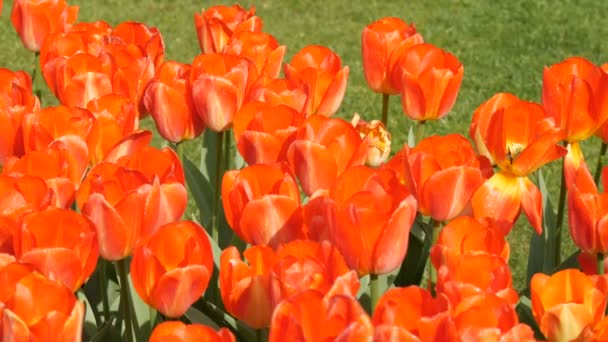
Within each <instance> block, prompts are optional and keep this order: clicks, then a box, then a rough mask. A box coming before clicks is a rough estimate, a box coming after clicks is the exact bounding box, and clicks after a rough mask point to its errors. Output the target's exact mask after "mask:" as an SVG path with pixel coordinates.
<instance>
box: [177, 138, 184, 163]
mask: <svg viewBox="0 0 608 342" xmlns="http://www.w3.org/2000/svg"><path fill="white" fill-rule="evenodd" d="M175 152H176V153H177V157H178V158H179V161H180V162H181V163H182V164H183V163H184V153H185V151H184V142H183V141H182V142H178V143H177V144H176V145H175Z"/></svg>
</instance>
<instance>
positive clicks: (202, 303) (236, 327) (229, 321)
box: [191, 298, 255, 341]
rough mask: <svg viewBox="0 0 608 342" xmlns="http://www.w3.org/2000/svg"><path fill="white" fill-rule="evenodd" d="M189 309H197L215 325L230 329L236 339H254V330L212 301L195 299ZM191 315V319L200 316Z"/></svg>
mask: <svg viewBox="0 0 608 342" xmlns="http://www.w3.org/2000/svg"><path fill="white" fill-rule="evenodd" d="M191 309H194V310H197V311H199V312H200V313H201V314H202V315H204V316H206V317H207V318H209V319H211V320H212V321H214V322H215V323H216V324H217V326H221V327H226V328H228V329H230V331H232V333H233V334H234V335H235V336H236V339H237V341H254V339H255V332H254V331H253V330H252V329H251V328H249V327H247V326H246V325H244V324H243V323H241V322H240V321H239V320H237V319H236V318H234V317H232V316H231V315H230V314H228V313H226V312H224V311H223V310H222V309H220V308H218V307H217V306H216V305H214V304H213V303H212V302H209V301H207V300H206V299H205V298H201V299H199V300H198V301H196V303H194V305H192V307H191ZM191 316H193V319H195V318H196V317H198V319H201V317H200V316H197V315H192V313H191Z"/></svg>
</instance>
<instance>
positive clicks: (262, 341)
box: [255, 328, 268, 342]
mask: <svg viewBox="0 0 608 342" xmlns="http://www.w3.org/2000/svg"><path fill="white" fill-rule="evenodd" d="M255 340H256V341H257V342H266V341H268V334H267V331H266V329H263V328H262V329H257V330H256V331H255Z"/></svg>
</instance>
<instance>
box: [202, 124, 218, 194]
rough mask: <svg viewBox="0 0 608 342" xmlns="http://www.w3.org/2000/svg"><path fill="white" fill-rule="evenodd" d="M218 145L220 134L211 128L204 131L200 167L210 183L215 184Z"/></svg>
mask: <svg viewBox="0 0 608 342" xmlns="http://www.w3.org/2000/svg"><path fill="white" fill-rule="evenodd" d="M218 146H219V135H218V134H217V133H216V132H214V131H212V130H210V129H206V130H205V133H203V146H202V148H201V161H200V168H199V169H200V171H201V173H202V174H203V176H205V178H206V179H207V180H208V181H209V184H215V168H216V167H215V166H216V163H217V149H218ZM212 190H213V189H212ZM211 193H212V192H211Z"/></svg>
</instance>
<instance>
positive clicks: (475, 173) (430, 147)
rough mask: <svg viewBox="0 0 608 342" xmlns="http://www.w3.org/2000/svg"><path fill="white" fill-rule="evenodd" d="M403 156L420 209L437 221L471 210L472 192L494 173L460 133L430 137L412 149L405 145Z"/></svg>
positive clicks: (411, 190)
mask: <svg viewBox="0 0 608 342" xmlns="http://www.w3.org/2000/svg"><path fill="white" fill-rule="evenodd" d="M404 153H405V156H404V157H405V160H404V164H402V165H401V167H402V168H403V169H404V170H405V173H404V181H405V184H406V185H407V187H408V188H409V190H410V192H411V193H412V194H414V195H415V196H416V197H417V199H418V210H419V211H420V212H421V213H422V214H424V215H427V216H430V217H432V218H433V219H434V220H436V221H447V220H451V219H453V218H455V217H456V216H458V215H461V214H463V213H466V212H467V211H470V200H471V197H472V196H473V193H474V192H475V191H476V190H477V189H478V188H479V187H480V186H481V184H482V183H483V182H484V180H485V179H486V178H488V177H489V175H491V174H492V169H491V167H490V165H489V163H488V162H487V160H486V159H485V158H483V157H478V156H477V155H476V154H475V151H473V148H472V147H471V144H470V143H469V142H468V141H467V140H466V138H465V137H464V136H462V135H460V134H449V135H446V136H431V137H428V138H426V139H424V140H422V141H421V142H420V143H419V144H418V145H417V146H416V147H414V148H413V149H411V150H410V149H409V147H408V146H407V145H406V146H405V147H404ZM389 167H390V166H389ZM437 189H442V191H437Z"/></svg>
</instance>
